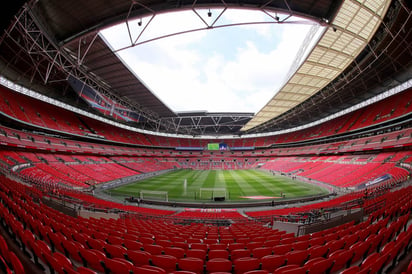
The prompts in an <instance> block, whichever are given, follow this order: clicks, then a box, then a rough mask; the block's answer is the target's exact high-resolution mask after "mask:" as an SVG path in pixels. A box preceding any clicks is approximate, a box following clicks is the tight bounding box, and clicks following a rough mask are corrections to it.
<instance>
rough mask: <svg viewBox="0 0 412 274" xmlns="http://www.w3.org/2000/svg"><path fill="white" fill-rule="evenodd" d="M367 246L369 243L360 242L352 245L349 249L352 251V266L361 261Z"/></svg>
mask: <svg viewBox="0 0 412 274" xmlns="http://www.w3.org/2000/svg"><path fill="white" fill-rule="evenodd" d="M369 245H370V244H369V243H367V242H363V241H362V242H357V243H355V244H353V245H352V246H351V247H350V248H349V250H353V257H352V264H353V263H357V262H361V261H363V259H364V258H365V257H366V254H367V252H368V249H369Z"/></svg>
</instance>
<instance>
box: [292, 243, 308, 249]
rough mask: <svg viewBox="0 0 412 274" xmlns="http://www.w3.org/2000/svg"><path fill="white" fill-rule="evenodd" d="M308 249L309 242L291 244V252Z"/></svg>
mask: <svg viewBox="0 0 412 274" xmlns="http://www.w3.org/2000/svg"><path fill="white" fill-rule="evenodd" d="M308 247H309V241H299V242H295V243H293V246H292V248H293V250H306V249H308Z"/></svg>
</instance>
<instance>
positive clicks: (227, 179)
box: [110, 170, 327, 202]
mask: <svg viewBox="0 0 412 274" xmlns="http://www.w3.org/2000/svg"><path fill="white" fill-rule="evenodd" d="M185 179H186V180H187V184H186V188H185V186H184V185H185V184H184V181H185ZM200 188H224V189H226V199H227V200H229V201H246V200H250V201H252V200H259V199H276V198H279V197H280V196H281V194H284V195H285V197H286V198H294V197H303V196H311V195H317V194H324V193H327V191H326V190H324V189H322V188H320V187H318V186H315V185H310V184H306V183H302V182H299V181H296V180H292V179H290V178H287V177H283V176H274V175H272V174H271V173H269V172H266V171H262V170H177V171H173V172H169V173H166V174H163V175H160V176H156V177H152V178H149V179H145V180H142V181H138V182H136V183H131V184H128V185H124V186H120V187H118V188H114V189H112V190H110V193H111V195H113V196H119V197H130V196H133V197H139V196H140V191H141V190H150V191H167V192H168V199H169V201H199V202H202V201H206V200H211V199H212V197H211V195H212V194H211V193H208V192H207V191H203V194H202V197H200ZM221 194H222V193H221V192H220V193H218V194H215V195H221ZM247 197H248V198H247Z"/></svg>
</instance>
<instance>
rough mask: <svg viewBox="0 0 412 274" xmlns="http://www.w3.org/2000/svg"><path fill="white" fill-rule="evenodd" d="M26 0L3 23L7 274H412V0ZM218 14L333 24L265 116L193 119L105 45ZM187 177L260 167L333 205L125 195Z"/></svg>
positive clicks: (217, 191) (11, 7) (1, 251)
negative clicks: (160, 22)
mask: <svg viewBox="0 0 412 274" xmlns="http://www.w3.org/2000/svg"><path fill="white" fill-rule="evenodd" d="M11 2H12V3H8V4H7V7H5V10H4V12H3V16H2V18H1V21H0V22H1V23H0V24H1V27H2V30H3V31H2V35H1V36H0V52H1V54H0V119H1V120H0V121H1V124H0V173H1V174H0V217H1V219H0V221H1V225H0V269H1V270H0V271H1V273H6V274H9V273H16V274H22V273H50V274H54V273H56V274H61V273H64V274H72V273H73V274H75V273H81V274H82V273H107V274H109V273H135V274H136V273H144V274H151V273H176V274H178V273H181V274H190V273H197V274H208V273H247V274H265V273H307V274H311V273H326V274H334V273H342V274H348V273H412V225H411V224H412V218H411V211H412V185H411V179H410V175H411V172H412V121H411V120H412V5H411V3H410V1H407V0H392V1H385V0H368V1H367V0H339V1H332V0H323V1H315V0H300V1H297V0H272V1H251V0H243V1H233V0H227V1H210V0H202V1H158V0H146V1H136V0H108V1H98V0H88V1H79V0H71V1H58V0H40V1H39V0H30V1H23V0H14V1H11ZM5 5H6V4H5ZM213 7H220V8H223V9H224V10H225V9H226V8H243V9H253V10H259V11H263V12H271V13H273V14H278V13H279V14H284V15H285V16H282V17H278V16H274V22H273V23H274V24H282V23H288V22H287V20H288V18H289V16H301V17H303V18H306V19H307V20H311V21H312V22H317V24H319V25H321V26H323V27H325V31H324V33H323V34H322V36H321V37H320V39H319V41H318V42H317V44H316V45H315V46H314V48H313V50H312V51H311V52H310V53H309V54H308V56H306V58H305V60H303V61H302V63H301V64H300V65H299V66H297V68H296V71H295V72H294V73H293V74H292V75H291V77H290V78H289V80H288V81H287V82H286V83H285V84H284V86H283V87H282V88H281V90H280V91H279V92H278V93H277V94H276V95H274V96H273V98H272V99H271V100H270V101H269V102H268V103H267V104H266V105H265V106H264V107H263V108H262V109H261V110H260V111H259V112H258V113H241V112H239V113H208V112H198V111H194V112H190V113H189V112H186V113H176V112H174V111H172V110H171V109H170V108H168V107H167V105H166V104H164V103H163V102H162V101H161V100H159V99H158V98H157V97H156V96H155V95H154V94H153V93H152V92H151V91H150V90H149V89H148V88H147V87H146V86H145V85H144V83H143V82H141V81H140V80H139V78H138V77H136V76H135V75H134V74H133V73H132V72H131V71H130V70H129V68H128V67H127V66H126V65H125V64H123V62H122V60H120V58H119V57H118V55H117V54H116V53H115V52H113V51H112V50H111V48H110V46H109V45H107V44H106V42H105V40H104V39H103V38H102V37H101V35H100V34H99V32H100V30H102V29H104V28H106V27H108V26H112V25H114V24H117V23H120V22H131V21H132V20H138V19H139V18H142V17H145V16H146V17H147V16H154V15H156V14H159V13H167V12H171V11H180V10H193V11H194V12H195V10H196V9H197V8H199V9H209V11H210V8H213ZM6 11H7V12H6ZM140 22H141V21H140ZM136 26H137V27H141V24H139V25H137V24H136ZM212 27H213V26H210V25H206V26H205V29H207V28H212ZM131 40H132V39H131ZM130 46H138V43H136V42H133V41H131V45H130ZM181 170H190V171H192V170H193V171H212V170H213V171H242V170H258V171H259V172H263V173H265V174H269V175H270V176H280V177H284V178H287V179H288V180H292V181H298V182H301V183H302V184H303V185H306V186H316V187H319V188H321V189H322V190H324V191H323V192H321V193H317V194H316V195H303V196H297V197H288V195H289V194H288V193H283V192H280V193H275V194H274V196H275V197H260V196H253V198H251V199H247V200H235V199H233V200H231V197H234V194H233V193H232V192H231V190H230V189H226V188H222V187H220V186H217V185H215V186H200V187H198V189H199V192H197V193H195V194H194V196H195V199H186V200H185V199H179V200H175V199H174V198H172V191H169V192H168V190H167V189H166V190H165V189H162V190H153V189H151V190H149V189H145V190H140V192H139V194H138V195H135V196H133V195H125V196H121V197H120V198H119V197H114V196H112V195H111V194H110V193H111V192H110V191H111V190H113V189H116V188H117V187H121V186H128V185H130V184H131V183H135V182H140V181H142V182H143V180H146V179H150V178H157V176H160V175H164V174H173V172H176V171H181ZM242 180H243V179H242ZM190 183H191V182H188V181H187V180H186V178H185V179H184V182H183V179H182V186H183V187H184V188H183V189H184V191H185V192H186V188H189V187H190V186H188V185H187V184H190ZM251 184H252V183H251ZM252 187H253V186H252ZM245 192H246V191H245ZM244 194H245V195H247V196H248V197H249V196H251V197H252V195H254V194H252V193H244ZM204 197H206V198H204ZM196 199H198V200H196Z"/></svg>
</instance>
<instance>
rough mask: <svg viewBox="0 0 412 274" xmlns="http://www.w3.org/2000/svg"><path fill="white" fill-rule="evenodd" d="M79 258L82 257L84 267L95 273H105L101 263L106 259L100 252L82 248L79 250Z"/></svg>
mask: <svg viewBox="0 0 412 274" xmlns="http://www.w3.org/2000/svg"><path fill="white" fill-rule="evenodd" d="M80 256H81V257H82V259H83V263H84V265H85V266H87V267H90V268H93V269H94V270H97V271H101V272H104V271H105V269H104V267H103V265H102V263H103V261H104V259H105V258H106V255H105V254H104V253H103V252H102V251H99V250H94V249H85V248H83V249H80Z"/></svg>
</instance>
